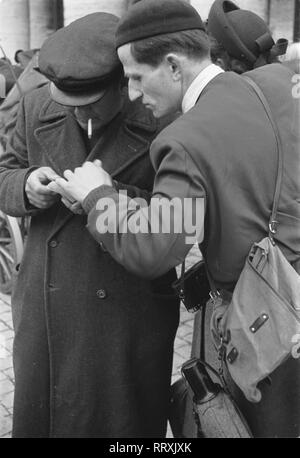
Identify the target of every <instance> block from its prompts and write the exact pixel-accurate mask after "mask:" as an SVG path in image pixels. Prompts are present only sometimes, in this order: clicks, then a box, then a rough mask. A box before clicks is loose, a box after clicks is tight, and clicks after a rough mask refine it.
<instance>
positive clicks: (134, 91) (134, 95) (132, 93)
mask: <svg viewBox="0 0 300 458" xmlns="http://www.w3.org/2000/svg"><path fill="white" fill-rule="evenodd" d="M142 95H143V94H142V91H141V90H139V89H138V88H137V87H136V86H135V85H134V84H132V83H131V82H130V80H129V82H128V96H129V99H130V100H131V101H132V102H133V101H134V100H137V99H138V98H139V97H141V96H142Z"/></svg>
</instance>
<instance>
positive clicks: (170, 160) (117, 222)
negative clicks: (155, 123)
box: [83, 140, 205, 278]
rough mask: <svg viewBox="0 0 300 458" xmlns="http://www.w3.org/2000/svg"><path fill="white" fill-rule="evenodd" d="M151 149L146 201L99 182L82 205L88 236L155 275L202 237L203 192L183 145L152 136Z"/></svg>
mask: <svg viewBox="0 0 300 458" xmlns="http://www.w3.org/2000/svg"><path fill="white" fill-rule="evenodd" d="M153 149H154V151H153ZM151 154H153V155H154V156H155V157H156V158H158V159H157V160H158V161H159V162H160V163H159V167H158V170H157V174H156V178H155V183H154V189H153V194H152V197H151V200H150V203H149V204H148V203H147V201H146V200H143V199H141V198H139V199H131V198H130V197H129V196H128V195H127V192H126V190H125V191H124V192H122V191H121V192H119V193H118V192H117V190H116V189H114V188H112V187H110V186H102V187H100V188H98V192H97V195H95V194H94V195H93V194H92V193H90V194H89V195H88V196H87V198H86V199H85V201H84V202H83V206H84V208H85V210H86V212H87V213H88V229H89V231H90V232H91V234H92V236H93V237H94V238H95V239H96V240H97V241H99V242H101V243H103V244H104V245H105V247H106V249H107V250H108V251H109V252H110V253H111V255H112V256H113V257H114V258H115V259H116V260H117V261H118V262H119V263H121V264H122V265H124V267H125V268H127V269H128V270H130V271H132V272H133V273H135V274H137V275H139V276H144V277H148V278H155V277H158V276H160V275H162V274H163V273H165V272H167V271H168V270H170V269H171V268H172V267H174V266H176V265H178V264H180V262H182V260H183V259H184V258H185V256H186V255H187V253H188V252H189V250H190V249H191V247H192V245H193V244H194V243H195V241H196V240H197V241H198V242H201V240H202V238H203V221H204V197H205V192H204V189H203V186H202V184H201V177H200V174H199V173H197V168H196V166H195V164H194V162H193V161H192V159H191V157H190V155H189V154H188V153H187V152H186V151H185V150H184V149H183V148H182V146H181V145H179V144H178V143H176V144H174V143H172V142H169V143H167V144H160V142H158V141H157V140H156V141H155V144H154V145H152V148H151Z"/></svg>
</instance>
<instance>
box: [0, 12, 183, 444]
mask: <svg viewBox="0 0 300 458" xmlns="http://www.w3.org/2000/svg"><path fill="white" fill-rule="evenodd" d="M117 24H118V18H116V17H115V16H113V15H111V14H106V13H94V14H91V15H88V16H86V17H84V18H81V19H78V20H77V21H75V22H73V23H72V24H70V25H69V26H68V27H65V28H63V29H60V30H58V31H57V32H56V33H54V34H53V35H52V36H51V37H50V38H49V39H48V40H47V41H46V42H45V44H44V45H43V46H42V48H41V51H40V56H39V69H40V72H42V73H43V74H44V75H46V76H47V77H48V78H49V79H50V83H49V85H47V86H44V87H43V88H40V89H37V90H35V91H33V92H32V93H30V94H28V95H26V96H25V97H24V99H23V100H22V102H21V107H20V111H19V116H18V121H17V126H16V130H15V133H14V135H13V136H12V138H11V139H10V141H9V144H8V147H7V151H6V153H5V155H4V157H3V158H2V160H1V164H0V195H1V197H0V206H1V209H2V210H3V211H4V212H6V213H8V214H10V215H15V216H24V215H28V216H31V224H30V229H29V233H28V238H27V242H26V248H25V253H24V258H23V260H22V263H21V265H20V266H18V267H17V270H18V272H17V273H16V275H17V277H18V278H17V284H16V288H15V290H14V293H13V295H12V311H13V322H14V329H15V340H14V370H15V398H14V416H13V436H14V437H119V438H122V437H163V436H164V435H165V432H166V423H167V407H168V393H169V391H168V390H169V385H170V377H171V370H172V354H173V341H174V337H175V333H176V329H177V326H178V308H179V307H178V306H179V303H178V301H177V299H176V298H175V297H174V295H173V293H172V289H171V286H170V284H171V282H172V281H173V280H174V279H175V278H176V274H175V271H174V270H173V271H171V272H168V273H167V274H166V275H164V276H163V277H160V278H158V279H156V280H155V281H150V280H144V279H141V278H138V277H137V276H136V275H134V274H130V273H128V272H127V271H126V270H125V269H124V268H123V267H122V266H121V265H120V264H118V263H117V262H116V261H115V260H114V259H113V258H112V257H111V256H110V254H109V253H107V252H106V250H105V247H103V246H101V245H99V243H97V242H96V241H95V240H94V239H93V238H92V236H91V234H89V232H88V231H87V229H86V223H87V218H86V214H85V213H84V212H83V210H82V208H81V206H80V205H79V204H78V202H76V201H72V200H71V201H70V200H69V199H68V198H67V197H68V196H64V198H63V203H62V201H61V196H60V195H59V194H57V193H56V192H55V191H51V190H49V189H48V186H47V185H48V183H49V182H50V183H51V180H53V179H54V178H55V177H57V176H59V175H62V174H63V172H64V170H65V169H71V170H74V169H76V167H80V166H81V165H82V164H83V163H85V161H87V160H89V161H92V162H91V163H94V161H99V160H101V161H102V164H103V166H104V167H105V168H106V169H107V170H109V173H110V174H111V175H112V176H113V178H114V186H116V188H118V186H121V189H123V190H125V191H127V193H128V195H130V193H133V195H136V194H137V193H139V192H140V193H141V195H146V196H147V194H148V192H149V191H151V190H152V185H153V178H154V170H153V167H152V165H151V163H150V159H149V154H148V149H149V145H150V142H151V141H152V140H153V138H154V137H155V136H156V134H157V133H158V130H159V129H160V124H159V123H158V121H156V120H155V119H154V118H153V116H152V115H151V113H150V112H149V111H148V110H146V109H145V108H144V107H143V106H142V104H141V103H140V101H138V102H133V103H130V102H129V100H128V98H127V90H126V88H125V87H123V88H122V86H123V85H124V81H123V72H122V66H121V64H120V61H119V59H118V56H117V53H116V49H115V30H116V27H117ZM120 183H126V184H127V185H125V184H122V185H121V184H120ZM129 185H130V186H129ZM139 188H141V189H142V190H143V191H139ZM55 190H57V189H56V188H55Z"/></svg>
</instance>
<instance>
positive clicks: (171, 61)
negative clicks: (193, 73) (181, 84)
mask: <svg viewBox="0 0 300 458" xmlns="http://www.w3.org/2000/svg"><path fill="white" fill-rule="evenodd" d="M181 60H182V59H181V58H180V56H178V55H177V54H175V53H169V54H167V55H166V57H165V61H166V64H167V65H168V67H169V69H170V72H171V74H172V78H173V80H174V81H179V80H180V79H181V77H182V62H181Z"/></svg>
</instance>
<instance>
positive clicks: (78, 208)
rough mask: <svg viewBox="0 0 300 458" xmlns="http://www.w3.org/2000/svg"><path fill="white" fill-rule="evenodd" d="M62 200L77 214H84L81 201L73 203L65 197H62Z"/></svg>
mask: <svg viewBox="0 0 300 458" xmlns="http://www.w3.org/2000/svg"><path fill="white" fill-rule="evenodd" d="M61 201H62V203H63V204H64V205H65V206H66V207H67V208H68V209H69V210H70V211H71V212H72V213H75V214H76V215H82V214H83V213H84V211H83V208H82V206H81V205H80V203H79V202H75V203H71V202H70V201H69V200H68V199H65V198H64V197H62V199H61Z"/></svg>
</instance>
